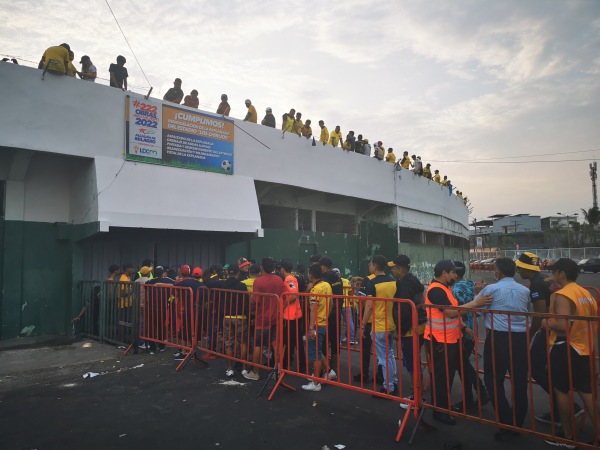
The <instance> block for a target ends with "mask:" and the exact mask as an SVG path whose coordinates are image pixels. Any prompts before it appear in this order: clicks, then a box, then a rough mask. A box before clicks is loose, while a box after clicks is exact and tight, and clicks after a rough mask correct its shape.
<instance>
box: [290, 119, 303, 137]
mask: <svg viewBox="0 0 600 450" xmlns="http://www.w3.org/2000/svg"><path fill="white" fill-rule="evenodd" d="M303 126H304V124H303V123H302V120H301V119H296V120H294V125H293V127H292V131H293V132H294V133H296V134H297V135H298V136H300V131H301V130H302V127H303Z"/></svg>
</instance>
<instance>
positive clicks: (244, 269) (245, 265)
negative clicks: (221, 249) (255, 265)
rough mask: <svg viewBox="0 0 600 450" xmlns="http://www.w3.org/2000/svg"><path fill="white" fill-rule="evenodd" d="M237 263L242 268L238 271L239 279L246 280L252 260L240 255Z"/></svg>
mask: <svg viewBox="0 0 600 450" xmlns="http://www.w3.org/2000/svg"><path fill="white" fill-rule="evenodd" d="M237 265H238V267H239V269H240V271H239V273H238V279H239V280H240V281H244V280H245V279H247V278H248V269H250V262H249V261H248V260H247V259H246V258H244V257H240V258H238V260H237Z"/></svg>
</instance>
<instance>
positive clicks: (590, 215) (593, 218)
mask: <svg viewBox="0 0 600 450" xmlns="http://www.w3.org/2000/svg"><path fill="white" fill-rule="evenodd" d="M581 212H582V213H583V218H584V219H585V221H586V222H587V223H588V224H590V225H593V226H596V225H598V224H599V223H600V209H598V208H596V207H593V208H590V209H588V210H587V211H586V210H585V209H583V208H581Z"/></svg>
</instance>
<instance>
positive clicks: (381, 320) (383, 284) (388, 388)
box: [361, 255, 398, 395]
mask: <svg viewBox="0 0 600 450" xmlns="http://www.w3.org/2000/svg"><path fill="white" fill-rule="evenodd" d="M387 263H388V261H387V259H386V257H385V256H383V255H375V256H373V258H371V261H370V262H369V266H371V267H372V268H373V275H375V277H374V278H373V279H372V280H369V281H367V286H366V289H365V294H366V295H367V301H366V302H365V311H364V313H363V318H362V323H361V327H362V328H363V330H364V327H365V324H366V323H371V324H372V332H371V334H372V339H373V340H374V341H375V352H376V355H377V364H378V365H379V366H381V368H382V372H383V387H382V388H381V390H380V391H379V392H381V393H383V394H388V395H398V372H397V367H396V359H395V357H394V347H395V345H394V340H393V338H392V333H393V332H394V331H396V324H395V323H394V319H393V314H392V307H393V302H391V301H383V300H372V299H369V297H375V298H394V294H395V293H396V280H394V278H392V277H391V276H390V275H386V273H385V268H386V267H387ZM363 351H364V350H363Z"/></svg>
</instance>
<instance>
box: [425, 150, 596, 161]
mask: <svg viewBox="0 0 600 450" xmlns="http://www.w3.org/2000/svg"><path fill="white" fill-rule="evenodd" d="M597 151H600V148H595V149H592V150H575V151H572V152H558V153H538V154H536V155H520V156H504V157H490V158H488V159H454V160H431V162H438V163H458V162H460V163H471V162H478V161H481V162H494V161H491V160H496V159H498V160H502V159H521V158H533V157H534V156H556V155H570V154H573V153H591V152H597ZM571 161H588V160H586V159H581V160H571ZM524 162H527V161H524ZM531 162H534V161H531ZM550 162H553V161H550Z"/></svg>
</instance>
